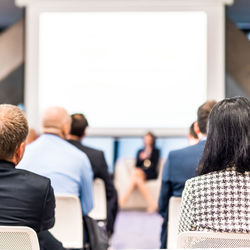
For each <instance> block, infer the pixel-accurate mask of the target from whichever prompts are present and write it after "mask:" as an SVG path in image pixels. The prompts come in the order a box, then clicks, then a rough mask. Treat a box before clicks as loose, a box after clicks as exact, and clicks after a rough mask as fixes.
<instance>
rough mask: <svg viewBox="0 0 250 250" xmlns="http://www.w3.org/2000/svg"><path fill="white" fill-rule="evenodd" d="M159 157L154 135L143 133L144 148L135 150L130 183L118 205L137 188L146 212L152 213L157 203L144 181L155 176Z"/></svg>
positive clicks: (123, 202)
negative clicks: (145, 206)
mask: <svg viewBox="0 0 250 250" xmlns="http://www.w3.org/2000/svg"><path fill="white" fill-rule="evenodd" d="M159 157H160V151H159V149H157V148H156V147H155V136H154V135H153V134H152V133H151V132H148V133H146V134H145V135H144V148H143V149H140V150H139V151H138V152H137V156H136V166H135V167H136V168H135V170H134V172H133V175H132V179H131V182H130V185H129V186H128V189H127V192H126V193H125V194H124V196H123V197H122V198H121V199H120V200H119V205H120V207H122V206H124V204H125V203H126V202H127V201H128V199H129V196H130V194H131V193H132V192H133V190H134V189H135V188H138V190H139V192H140V193H141V194H142V195H143V197H144V198H145V200H146V202H147V212H149V213H152V212H155V211H156V210H157V204H156V202H155V201H154V200H153V198H152V196H151V194H150V193H149V191H148V189H147V187H146V186H145V182H146V181H147V180H152V179H156V178H157V176H158V169H157V166H158V162H159Z"/></svg>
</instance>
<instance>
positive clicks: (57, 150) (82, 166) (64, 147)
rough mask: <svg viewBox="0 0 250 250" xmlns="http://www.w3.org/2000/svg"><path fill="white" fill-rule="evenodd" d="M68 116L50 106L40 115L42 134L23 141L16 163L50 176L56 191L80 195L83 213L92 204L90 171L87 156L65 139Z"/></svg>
mask: <svg viewBox="0 0 250 250" xmlns="http://www.w3.org/2000/svg"><path fill="white" fill-rule="evenodd" d="M70 126H71V117H70V116H69V115H68V113H67V111H66V110H65V109H64V108H61V107H50V108H48V109H46V110H45V112H44V114H43V117H42V135H41V136H40V137H39V138H38V139H36V140H35V141H34V142H32V143H31V144H29V145H27V147H26V151H25V154H24V157H23V159H22V161H21V162H20V163H19V165H18V167H19V168H20V169H26V170H29V171H31V172H34V173H37V174H40V175H43V176H46V177H48V178H50V180H51V183H52V187H53V188H54V190H55V193H57V194H72V195H76V196H78V197H79V198H80V201H81V206H82V212H83V215H87V214H88V213H89V212H90V211H91V209H92V208H93V190H92V189H93V178H92V177H93V172H92V168H91V165H90V162H89V159H88V157H87V156H86V155H85V154H84V153H82V152H81V151H80V150H78V149H77V148H76V147H74V146H73V145H71V144H70V143H68V142H67V141H66V140H65V138H66V137H67V136H68V134H69V131H70Z"/></svg>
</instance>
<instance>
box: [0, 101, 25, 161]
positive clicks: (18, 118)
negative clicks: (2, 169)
mask: <svg viewBox="0 0 250 250" xmlns="http://www.w3.org/2000/svg"><path fill="white" fill-rule="evenodd" d="M28 131H29V129H28V123H27V120H26V118H25V115H24V113H23V112H22V111H21V110H20V109H19V108H18V107H17V106H14V105H10V104H1V105H0V159H1V160H10V159H12V157H13V156H14V154H15V152H16V150H17V148H18V147H19V146H20V145H21V143H22V142H24V141H25V139H26V137H27V135H28Z"/></svg>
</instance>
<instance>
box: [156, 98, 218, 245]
mask: <svg viewBox="0 0 250 250" xmlns="http://www.w3.org/2000/svg"><path fill="white" fill-rule="evenodd" d="M215 104H216V101H207V102H205V103H204V104H202V105H201V106H200V107H199V108H198V112H197V122H195V123H194V130H195V133H196V134H197V136H198V138H199V140H200V141H199V143H197V144H196V145H193V146H188V147H185V148H182V149H178V150H173V151H170V152H169V154H168V158H167V161H166V163H165V165H164V169H163V175H162V183H161V191H160V197H159V201H158V204H159V214H160V215H161V216H162V218H163V219H164V221H163V223H162V230H161V236H160V237H161V249H165V248H166V245H167V231H168V207H169V200H170V198H171V196H175V197H181V195H182V191H183V189H184V186H185V182H186V180H188V179H190V178H192V177H194V176H195V173H196V172H195V171H196V169H197V166H198V163H199V160H200V159H201V156H202V153H203V149H204V146H205V142H206V136H207V121H208V116H209V114H210V112H211V110H212V108H213V106H214V105H215Z"/></svg>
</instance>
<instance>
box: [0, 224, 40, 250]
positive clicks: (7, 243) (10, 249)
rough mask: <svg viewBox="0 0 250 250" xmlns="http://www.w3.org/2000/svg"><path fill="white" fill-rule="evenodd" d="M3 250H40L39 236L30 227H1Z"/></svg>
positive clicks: (1, 246)
mask: <svg viewBox="0 0 250 250" xmlns="http://www.w3.org/2000/svg"><path fill="white" fill-rule="evenodd" d="M0 249H1V250H40V247H39V243H38V239H37V234H36V232H35V231H34V230H33V229H32V228H30V227H21V226H0Z"/></svg>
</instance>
